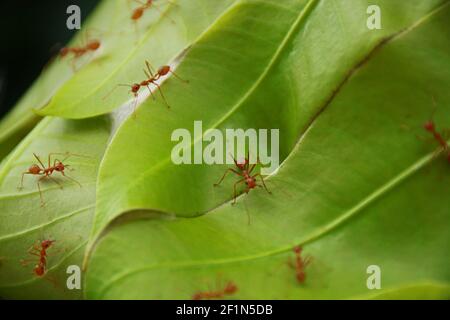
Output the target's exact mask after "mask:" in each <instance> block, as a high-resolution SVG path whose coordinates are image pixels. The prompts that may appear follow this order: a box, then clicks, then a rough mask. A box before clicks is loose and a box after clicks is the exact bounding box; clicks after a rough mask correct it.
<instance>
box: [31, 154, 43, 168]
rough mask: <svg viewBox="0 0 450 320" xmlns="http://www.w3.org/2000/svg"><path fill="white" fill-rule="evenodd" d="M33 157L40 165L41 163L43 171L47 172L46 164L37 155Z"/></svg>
mask: <svg viewBox="0 0 450 320" xmlns="http://www.w3.org/2000/svg"><path fill="white" fill-rule="evenodd" d="M33 156H34V157H35V158H36V159H37V161H39V163H40V164H41V166H42V169H44V170H45V166H44V164H43V163H42V161H41V159H40V158H39V156H37V155H36V153H33Z"/></svg>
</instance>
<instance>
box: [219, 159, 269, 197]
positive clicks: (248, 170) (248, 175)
mask: <svg viewBox="0 0 450 320" xmlns="http://www.w3.org/2000/svg"><path fill="white" fill-rule="evenodd" d="M248 158H249V157H248V155H247V158H245V160H244V161H243V162H238V161H236V159H234V158H233V161H234V164H235V165H236V168H237V170H235V169H232V168H228V169H227V170H226V171H225V173H224V175H223V176H222V178H221V179H220V180H219V182H218V183H215V184H214V186H215V187H217V186H218V185H220V184H221V183H222V181H223V180H224V179H225V177H226V175H227V174H228V173H229V172H232V173H234V174H236V175H238V176H240V177H242V179H241V180H239V181H237V182H235V183H234V187H233V188H234V196H233V203H232V204H233V205H234V204H236V198H237V191H236V186H237V185H238V184H240V183H245V184H246V189H245V191H244V192H245V193H249V191H250V190H251V189H254V188H256V187H260V188H262V187H264V189H265V190H266V191H267V192H268V193H269V194H272V192H270V191H269V189H267V186H266V183H265V182H264V179H263V177H262V175H261V174H260V173H256V174H254V175H252V171H253V170H254V169H255V167H256V165H257V164H258V163H259V161H258V162H257V163H254V164H253V165H252V166H251V167H250V162H249V159H248ZM257 177H259V178H260V179H261V182H262V186H261V185H259V184H257V182H256V178H257Z"/></svg>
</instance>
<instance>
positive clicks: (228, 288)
mask: <svg viewBox="0 0 450 320" xmlns="http://www.w3.org/2000/svg"><path fill="white" fill-rule="evenodd" d="M237 291H238V287H237V285H236V284H234V282H232V281H229V282H228V283H227V284H226V285H225V288H223V289H221V290H215V291H198V292H196V293H194V295H193V296H192V300H208V299H222V298H224V297H225V296H230V295H233V294H235V293H236V292H237Z"/></svg>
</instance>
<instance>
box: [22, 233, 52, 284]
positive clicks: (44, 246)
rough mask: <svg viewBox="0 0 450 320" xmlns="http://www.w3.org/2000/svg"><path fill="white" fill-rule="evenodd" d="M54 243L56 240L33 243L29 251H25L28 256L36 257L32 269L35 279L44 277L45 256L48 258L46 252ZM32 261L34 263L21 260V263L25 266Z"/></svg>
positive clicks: (45, 268)
mask: <svg viewBox="0 0 450 320" xmlns="http://www.w3.org/2000/svg"><path fill="white" fill-rule="evenodd" d="M55 241H56V240H42V241H40V242H38V243H35V244H34V245H33V246H32V247H31V248H30V249H28V251H27V252H28V254H30V255H33V256H37V257H38V262H37V264H36V266H35V267H34V269H33V273H34V274H35V275H36V276H37V277H42V276H44V275H45V273H46V271H47V256H48V253H47V250H48V249H49V248H50V247H51V246H52V244H53V243H54V242H55ZM34 261H36V259H31V260H21V263H22V265H23V266H26V265H28V264H29V263H31V262H34Z"/></svg>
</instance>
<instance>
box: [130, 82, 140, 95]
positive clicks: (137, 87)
mask: <svg viewBox="0 0 450 320" xmlns="http://www.w3.org/2000/svg"><path fill="white" fill-rule="evenodd" d="M140 88H141V85H140V84H139V83H135V84H133V85H132V86H131V92H133V93H137V92H138V91H139V89H140Z"/></svg>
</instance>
